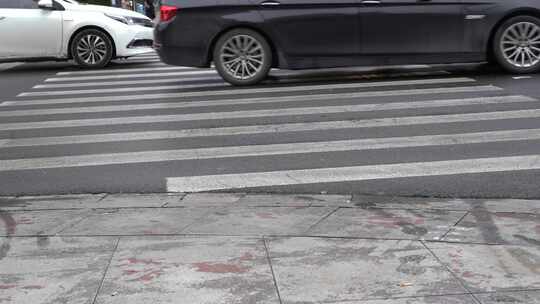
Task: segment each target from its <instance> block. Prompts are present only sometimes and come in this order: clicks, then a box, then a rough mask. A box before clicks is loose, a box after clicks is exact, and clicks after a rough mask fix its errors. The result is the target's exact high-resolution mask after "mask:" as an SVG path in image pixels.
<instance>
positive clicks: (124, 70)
mask: <svg viewBox="0 0 540 304" xmlns="http://www.w3.org/2000/svg"><path fill="white" fill-rule="evenodd" d="M190 69H191V68H186V67H176V66H164V67H157V68H119V69H104V70H95V71H94V70H91V71H73V72H58V73H56V75H58V76H69V75H94V74H116V73H135V72H155V71H181V70H190Z"/></svg>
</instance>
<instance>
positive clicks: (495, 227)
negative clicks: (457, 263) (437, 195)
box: [444, 212, 540, 247]
mask: <svg viewBox="0 0 540 304" xmlns="http://www.w3.org/2000/svg"><path fill="white" fill-rule="evenodd" d="M444 240H445V241H450V242H470V243H486V244H516V245H520V244H521V245H533V246H539V247H540V214H530V213H507V212H497V213H488V212H471V213H470V214H468V215H467V216H466V217H465V218H464V219H463V220H462V221H461V222H460V223H459V225H457V226H456V227H454V228H452V230H451V231H450V233H448V235H447V236H446V237H445V238H444Z"/></svg>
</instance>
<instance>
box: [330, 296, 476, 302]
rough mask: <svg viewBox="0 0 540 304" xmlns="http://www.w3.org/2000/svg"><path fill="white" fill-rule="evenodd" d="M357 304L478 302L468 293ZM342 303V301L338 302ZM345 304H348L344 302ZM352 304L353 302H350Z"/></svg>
mask: <svg viewBox="0 0 540 304" xmlns="http://www.w3.org/2000/svg"><path fill="white" fill-rule="evenodd" d="M356 303H358V304H478V302H476V301H475V300H474V298H473V297H472V296H470V295H462V296H435V297H420V298H402V299H388V300H371V301H363V302H356ZM340 304H342V303H340ZM345 304H349V303H347V302H345ZM350 304H353V303H350Z"/></svg>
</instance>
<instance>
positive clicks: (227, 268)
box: [192, 262, 248, 273]
mask: <svg viewBox="0 0 540 304" xmlns="http://www.w3.org/2000/svg"><path fill="white" fill-rule="evenodd" d="M192 265H193V266H194V267H195V268H197V271H198V272H210V273H245V272H247V271H248V268H247V267H244V266H241V265H235V264H224V263H209V262H201V263H193V264H192Z"/></svg>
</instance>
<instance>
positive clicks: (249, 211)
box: [0, 193, 540, 304]
mask: <svg viewBox="0 0 540 304" xmlns="http://www.w3.org/2000/svg"><path fill="white" fill-rule="evenodd" d="M0 210H1V211H0V303H32V304H34V303H36V304H41V303H55V304H56V303H85V304H86V303H103V304H116V303H130V304H132V303H135V304H139V303H141V304H142V303H145V304H146V303H157V304H161V303H175V304H176V303H189V304H199V303H200V304H209V303H216V304H217V303H219V304H221V303H245V304H251V303H257V304H258V303H276V304H278V303H279V304H284V303H345V304H353V303H354V304H413V303H414V304H427V303H433V304H434V303H436V304H495V303H497V304H500V303H503V304H514V303H526V304H538V303H540V201H534V200H460V199H430V198H399V197H379V196H360V195H359V196H350V195H267V194H242V193H234V194H228V193H208V194H187V195H186V194H178V193H177V194H117V195H106V194H95V195H65V196H41V197H0Z"/></svg>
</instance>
